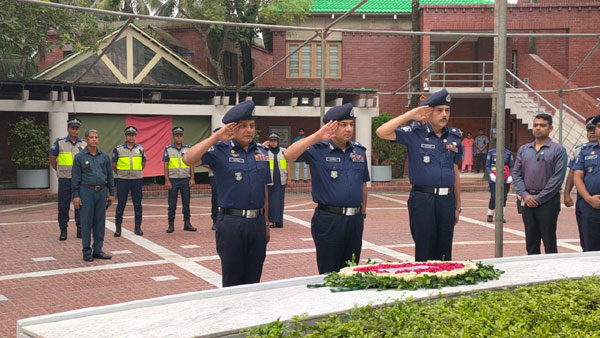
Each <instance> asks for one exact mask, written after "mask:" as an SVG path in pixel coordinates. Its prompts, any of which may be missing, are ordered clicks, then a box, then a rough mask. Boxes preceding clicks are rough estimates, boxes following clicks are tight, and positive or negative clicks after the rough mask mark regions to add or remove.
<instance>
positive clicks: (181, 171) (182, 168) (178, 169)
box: [165, 144, 190, 178]
mask: <svg viewBox="0 0 600 338" xmlns="http://www.w3.org/2000/svg"><path fill="white" fill-rule="evenodd" d="M188 149H190V146H188V145H187V144H182V145H181V149H177V147H175V145H174V144H172V145H169V146H167V147H166V148H165V153H166V155H167V156H166V157H168V158H169V178H188V177H190V167H189V166H188V165H187V164H185V163H183V160H182V159H181V158H182V157H183V154H185V153H186V152H187V151H188Z"/></svg>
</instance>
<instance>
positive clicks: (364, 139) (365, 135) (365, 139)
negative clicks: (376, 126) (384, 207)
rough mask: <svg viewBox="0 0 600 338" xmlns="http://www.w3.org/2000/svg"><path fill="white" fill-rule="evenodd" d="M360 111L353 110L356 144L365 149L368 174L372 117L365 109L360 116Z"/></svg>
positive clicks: (368, 184)
mask: <svg viewBox="0 0 600 338" xmlns="http://www.w3.org/2000/svg"><path fill="white" fill-rule="evenodd" d="M360 110H361V109H356V108H354V111H355V112H356V111H358V113H357V114H356V124H355V126H356V142H358V143H360V144H362V145H363V146H365V147H367V163H368V167H369V173H371V140H372V131H371V129H372V120H371V118H372V116H371V114H369V113H368V111H367V110H366V109H365V112H364V114H361V112H360ZM367 186H368V187H370V186H371V182H368V183H367Z"/></svg>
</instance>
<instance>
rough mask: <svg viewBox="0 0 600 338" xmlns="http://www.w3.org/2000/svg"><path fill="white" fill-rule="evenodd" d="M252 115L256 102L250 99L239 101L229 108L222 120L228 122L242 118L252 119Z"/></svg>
mask: <svg viewBox="0 0 600 338" xmlns="http://www.w3.org/2000/svg"><path fill="white" fill-rule="evenodd" d="M252 115H254V102H252V101H251V100H248V101H244V102H242V103H238V104H236V105H235V106H233V107H232V108H231V109H229V111H228V112H227V113H225V116H223V120H222V122H223V123H224V124H227V123H231V122H237V121H240V120H252Z"/></svg>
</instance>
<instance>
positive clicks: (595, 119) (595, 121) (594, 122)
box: [591, 114, 600, 126]
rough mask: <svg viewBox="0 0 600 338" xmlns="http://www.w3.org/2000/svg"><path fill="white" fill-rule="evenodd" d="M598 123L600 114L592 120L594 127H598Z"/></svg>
mask: <svg viewBox="0 0 600 338" xmlns="http://www.w3.org/2000/svg"><path fill="white" fill-rule="evenodd" d="M598 122H600V114H598V115H596V117H594V118H593V119H592V122H591V124H593V125H594V126H596V124H597V123H598Z"/></svg>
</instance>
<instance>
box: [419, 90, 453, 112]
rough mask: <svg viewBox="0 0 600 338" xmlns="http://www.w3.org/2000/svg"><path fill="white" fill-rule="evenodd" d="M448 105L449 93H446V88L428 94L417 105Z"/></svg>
mask: <svg viewBox="0 0 600 338" xmlns="http://www.w3.org/2000/svg"><path fill="white" fill-rule="evenodd" d="M449 105H450V94H448V91H447V90H446V88H443V89H442V90H440V91H439V92H436V93H433V94H431V95H429V96H428V97H427V98H426V99H425V100H423V102H421V103H420V104H419V107H421V106H430V107H435V106H449Z"/></svg>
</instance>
